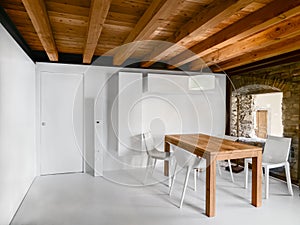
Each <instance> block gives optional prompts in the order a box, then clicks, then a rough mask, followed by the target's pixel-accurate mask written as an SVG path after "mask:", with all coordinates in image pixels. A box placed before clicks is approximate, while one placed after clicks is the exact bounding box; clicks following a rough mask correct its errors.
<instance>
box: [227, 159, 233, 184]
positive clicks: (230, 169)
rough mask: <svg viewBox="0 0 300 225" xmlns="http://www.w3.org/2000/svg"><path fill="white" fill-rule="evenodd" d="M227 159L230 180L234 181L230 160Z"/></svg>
mask: <svg viewBox="0 0 300 225" xmlns="http://www.w3.org/2000/svg"><path fill="white" fill-rule="evenodd" d="M227 161H228V166H229V171H230V176H231V180H232V183H234V178H233V173H232V167H231V162H230V160H229V159H228V160H227Z"/></svg>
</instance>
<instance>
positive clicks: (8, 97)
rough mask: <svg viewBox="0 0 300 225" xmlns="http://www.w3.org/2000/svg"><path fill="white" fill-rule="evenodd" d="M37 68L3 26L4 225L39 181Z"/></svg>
mask: <svg viewBox="0 0 300 225" xmlns="http://www.w3.org/2000/svg"><path fill="white" fill-rule="evenodd" d="M35 157H36V154H35V65H34V63H33V62H32V61H31V60H30V58H29V57H28V56H27V55H26V54H25V53H24V52H23V50H22V49H21V48H20V47H19V46H18V44H17V43H15V41H14V40H13V39H12V37H11V36H10V35H9V34H8V33H7V32H6V30H5V29H4V28H3V27H2V25H1V24H0V225H7V224H9V222H10V220H11V219H12V217H13V216H14V214H15V212H16V210H17V209H18V207H19V205H20V203H21V201H22V199H23V198H24V196H25V194H26V192H27V190H28V189H29V187H30V185H31V183H32V182H33V180H34V177H35V174H36V173H35V165H36V164H35V161H36V158H35Z"/></svg>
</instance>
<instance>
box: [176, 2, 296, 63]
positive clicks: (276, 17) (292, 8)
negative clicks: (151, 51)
mask: <svg viewBox="0 0 300 225" xmlns="http://www.w3.org/2000/svg"><path fill="white" fill-rule="evenodd" d="M299 13H300V1H299V0H295V1H285V0H276V1H273V2H271V3H270V4H267V5H266V6H264V7H263V8H261V9H259V10H258V11H256V12H254V13H252V14H249V15H248V16H246V17H245V18H243V19H242V20H239V21H237V22H236V23H233V24H232V25H230V26H228V27H227V28H225V29H223V30H221V31H220V32H218V33H216V34H214V35H212V36H210V37H209V38H207V39H205V40H203V41H201V42H200V43H198V44H197V45H195V46H193V47H192V48H190V51H192V52H194V53H195V55H193V56H191V55H190V54H187V53H185V52H183V53H182V54H180V55H178V56H176V57H174V58H173V59H171V60H170V64H171V65H174V66H176V67H179V66H181V65H184V64H186V63H189V62H191V61H194V60H197V59H199V58H200V57H202V56H204V55H206V54H209V53H211V52H213V51H215V50H216V49H221V48H223V47H225V46H227V45H231V44H234V43H236V42H237V41H238V40H241V39H243V38H245V37H248V36H251V35H253V34H255V33H257V32H259V31H262V30H263V29H265V28H267V27H269V26H271V25H273V24H276V23H279V22H281V21H283V20H284V19H287V18H289V17H291V16H294V15H297V14H299ZM187 55H189V56H188V57H187ZM194 64H197V62H195V63H194ZM191 67H196V65H192V66H191Z"/></svg>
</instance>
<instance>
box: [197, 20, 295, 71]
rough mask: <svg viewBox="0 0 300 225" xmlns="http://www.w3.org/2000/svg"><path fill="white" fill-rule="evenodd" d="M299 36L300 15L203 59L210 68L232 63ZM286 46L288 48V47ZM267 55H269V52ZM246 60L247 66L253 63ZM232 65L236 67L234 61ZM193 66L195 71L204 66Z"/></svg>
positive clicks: (275, 49)
mask: <svg viewBox="0 0 300 225" xmlns="http://www.w3.org/2000/svg"><path fill="white" fill-rule="evenodd" d="M298 35H300V15H297V16H294V17H291V18H289V19H287V20H284V21H282V22H281V23H279V24H275V25H273V26H271V27H269V28H268V29H266V30H264V31H263V32H260V33H257V34H255V35H252V36H250V37H248V38H245V39H243V40H241V41H239V42H237V43H236V44H234V45H228V46H226V47H224V48H222V49H220V50H216V51H214V52H212V53H210V54H208V55H205V56H203V57H202V59H203V61H204V62H205V63H206V64H207V65H208V66H210V65H213V64H219V63H220V62H223V61H226V60H229V59H230V61H232V60H231V59H233V58H236V57H238V56H241V55H245V53H249V52H253V51H256V50H257V49H260V48H265V47H268V46H271V45H273V44H276V43H278V42H280V43H282V42H283V41H284V40H286V39H290V38H293V37H295V36H298ZM284 46H285V47H286V45H284ZM293 50H296V49H293ZM273 51H274V52H276V53H278V54H281V53H282V52H281V53H280V52H278V49H277V48H274V49H273ZM266 55H268V53H267V52H266ZM261 56H262V55H261ZM245 60H246V61H244V63H245V64H246V63H248V62H249V61H250V62H251V60H252V58H249V59H245ZM240 63H242V61H240ZM220 65H221V64H220ZM231 65H234V63H233V61H232V63H231ZM191 66H193V67H192V69H193V70H197V69H200V68H201V67H203V65H199V64H195V65H193V64H192V65H191ZM223 69H228V68H223Z"/></svg>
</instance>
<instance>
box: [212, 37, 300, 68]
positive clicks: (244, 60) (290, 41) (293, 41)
mask: <svg viewBox="0 0 300 225" xmlns="http://www.w3.org/2000/svg"><path fill="white" fill-rule="evenodd" d="M298 46H300V35H298V36H295V37H291V38H287V39H286V40H284V41H282V42H278V43H275V44H273V45H269V46H267V47H265V48H261V49H257V50H255V51H251V52H248V53H246V54H243V55H241V56H238V57H235V58H232V59H230V60H227V61H225V62H222V63H220V64H218V68H213V71H214V72H220V71H224V70H228V69H231V68H235V67H238V66H242V65H246V64H249V63H253V62H256V61H259V60H263V59H266V58H270V57H273V56H277V55H281V54H284V53H288V52H292V51H295V50H297V49H299V48H298ZM274 50H275V51H274Z"/></svg>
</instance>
